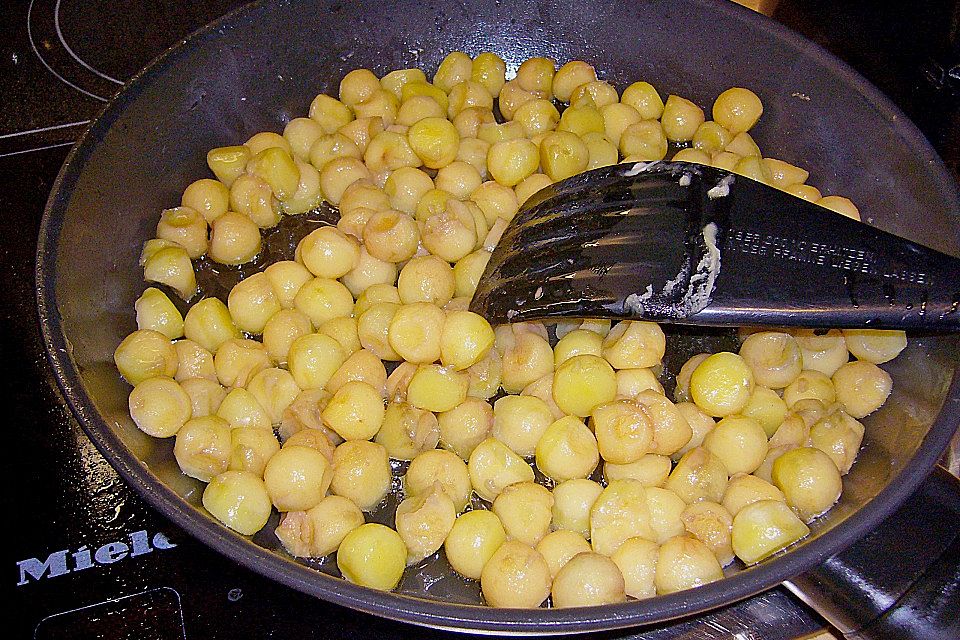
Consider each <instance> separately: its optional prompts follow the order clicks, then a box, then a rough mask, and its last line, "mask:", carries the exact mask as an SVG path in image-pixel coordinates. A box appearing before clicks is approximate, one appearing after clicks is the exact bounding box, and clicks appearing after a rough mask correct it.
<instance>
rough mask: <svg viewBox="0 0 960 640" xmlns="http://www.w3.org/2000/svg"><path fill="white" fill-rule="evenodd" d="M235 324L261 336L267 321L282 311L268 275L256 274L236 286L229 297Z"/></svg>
mask: <svg viewBox="0 0 960 640" xmlns="http://www.w3.org/2000/svg"><path fill="white" fill-rule="evenodd" d="M227 308H228V309H229V311H230V316H231V317H232V318H233V321H234V323H235V324H236V325H237V327H238V328H240V329H241V330H243V331H245V332H247V333H250V334H255V335H258V334H261V333H263V328H264V326H266V324H267V321H268V320H270V318H271V317H273V315H274V314H275V313H277V312H278V311H280V310H281V305H280V301H279V300H278V299H277V296H276V294H275V293H274V290H273V287H272V285H271V283H270V278H269V276H268V275H267V274H266V273H262V272H261V273H255V274H253V275H251V276H249V277H247V278H245V279H243V280H241V281H240V282H238V283H237V284H236V285H234V287H233V289H231V290H230V294H229V295H228V296H227Z"/></svg>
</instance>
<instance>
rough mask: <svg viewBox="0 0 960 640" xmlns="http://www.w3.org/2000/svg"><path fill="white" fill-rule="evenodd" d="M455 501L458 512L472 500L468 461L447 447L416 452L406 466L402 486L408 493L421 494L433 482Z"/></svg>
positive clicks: (432, 484)
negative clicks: (415, 455)
mask: <svg viewBox="0 0 960 640" xmlns="http://www.w3.org/2000/svg"><path fill="white" fill-rule="evenodd" d="M435 484H436V485H438V486H439V487H440V489H441V490H442V491H443V492H444V493H446V494H447V495H448V496H449V497H450V499H451V500H452V501H453V505H454V507H456V510H457V513H459V512H461V511H463V510H464V509H465V508H466V507H467V505H468V504H469V503H470V496H471V495H472V494H473V487H472V486H471V484H470V472H469V470H468V469H467V465H466V463H464V461H463V460H461V459H460V458H459V457H458V456H457V454H455V453H453V452H452V451H446V450H444V449H430V450H428V451H424V452H422V453H420V454H418V455H417V457H415V458H414V459H413V460H412V461H411V462H410V466H409V467H407V474H406V475H405V476H404V478H403V488H404V491H405V492H406V495H407V496H421V495H425V494H427V493H429V492H430V491H432V490H433V487H434V485H435Z"/></svg>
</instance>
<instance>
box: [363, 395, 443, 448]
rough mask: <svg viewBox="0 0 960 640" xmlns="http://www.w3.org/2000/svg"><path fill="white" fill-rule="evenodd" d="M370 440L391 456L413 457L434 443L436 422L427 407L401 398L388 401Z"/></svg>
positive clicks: (435, 442)
mask: <svg viewBox="0 0 960 640" xmlns="http://www.w3.org/2000/svg"><path fill="white" fill-rule="evenodd" d="M374 441H375V442H377V443H378V444H381V445H383V446H384V447H385V448H386V450H387V453H388V454H389V456H390V457H391V458H393V459H396V460H413V459H414V458H416V457H417V455H419V454H420V453H421V452H423V451H428V450H430V449H433V448H435V447H436V446H437V443H438V442H439V441H440V425H439V424H438V422H437V417H436V416H435V415H433V414H432V413H431V412H429V411H425V410H423V409H418V408H417V407H414V406H411V405H409V404H407V403H405V402H399V403H398V402H391V403H390V404H388V405H387V410H386V413H385V414H384V416H383V426H381V427H380V431H379V432H378V433H377V435H376V437H375V438H374Z"/></svg>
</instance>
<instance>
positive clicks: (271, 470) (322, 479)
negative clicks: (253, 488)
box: [263, 446, 334, 511]
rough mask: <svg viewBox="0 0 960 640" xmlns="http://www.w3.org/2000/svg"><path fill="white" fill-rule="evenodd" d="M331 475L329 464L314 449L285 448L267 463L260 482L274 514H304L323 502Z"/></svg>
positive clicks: (332, 473)
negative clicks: (263, 485) (291, 512)
mask: <svg viewBox="0 0 960 640" xmlns="http://www.w3.org/2000/svg"><path fill="white" fill-rule="evenodd" d="M333 475H334V471H333V468H332V467H331V465H330V461H329V460H327V458H326V457H325V456H324V455H323V454H322V453H320V452H319V451H317V450H316V449H312V448H310V447H304V446H287V447H283V448H282V449H280V451H278V452H277V453H275V454H274V455H273V457H271V458H270V460H269V462H267V466H266V468H265V469H264V470H263V481H264V483H265V485H266V488H267V493H268V494H269V495H270V501H271V502H273V505H274V506H275V507H276V508H277V510H278V511H306V510H307V509H309V508H311V507H314V506H316V505H317V504H318V503H319V502H320V500H322V499H323V497H324V496H325V495H326V493H327V488H328V487H329V486H330V481H331V479H332V477H333Z"/></svg>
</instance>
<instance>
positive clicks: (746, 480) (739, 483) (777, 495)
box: [721, 456, 786, 516]
mask: <svg viewBox="0 0 960 640" xmlns="http://www.w3.org/2000/svg"><path fill="white" fill-rule="evenodd" d="M778 458H779V456H778ZM760 500H780V501H785V500H786V498H785V497H784V495H783V492H782V491H780V489H778V488H777V487H775V486H774V485H773V484H771V483H769V482H767V481H766V480H764V479H763V478H759V477H757V476H755V475H751V474H745V473H741V474H735V475H733V476H731V477H730V482H729V483H728V484H727V490H726V491H724V493H723V500H722V502H721V504H722V505H723V508H724V509H726V510H727V511H728V512H729V513H730V515H731V516H735V515H737V514H738V513H740V510H741V509H743V508H744V507H745V506H747V505H748V504H753V503H754V502H758V501H760Z"/></svg>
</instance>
